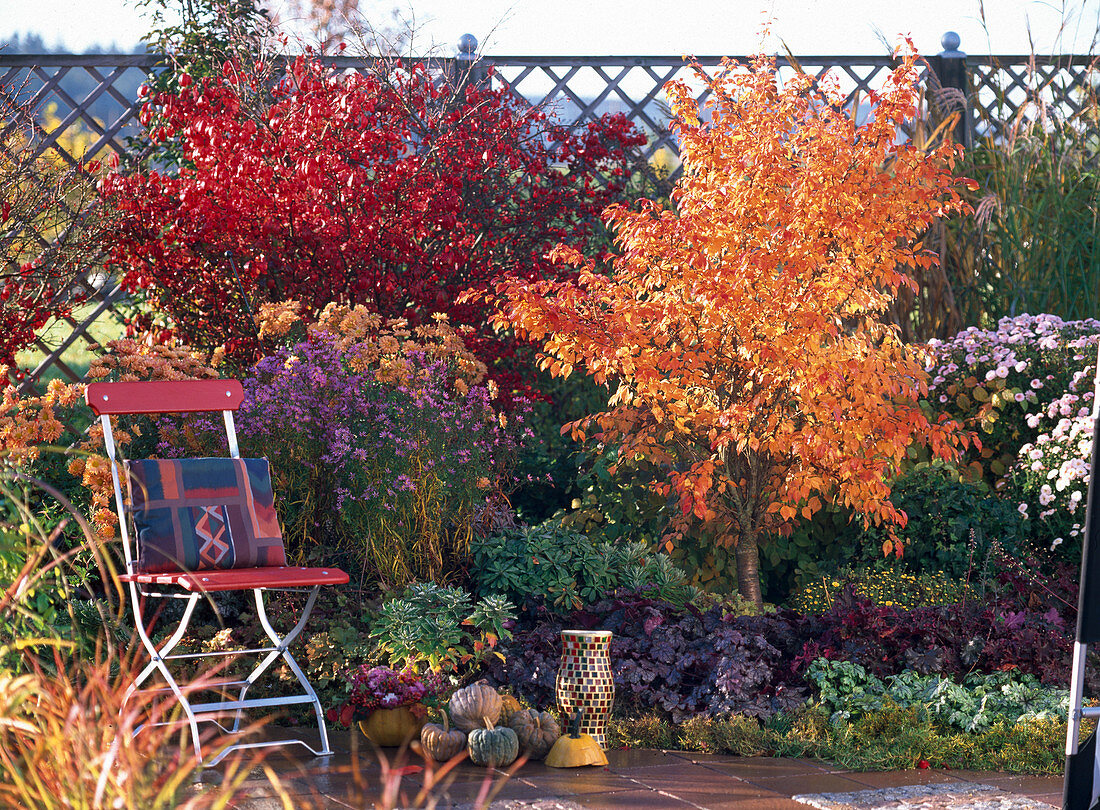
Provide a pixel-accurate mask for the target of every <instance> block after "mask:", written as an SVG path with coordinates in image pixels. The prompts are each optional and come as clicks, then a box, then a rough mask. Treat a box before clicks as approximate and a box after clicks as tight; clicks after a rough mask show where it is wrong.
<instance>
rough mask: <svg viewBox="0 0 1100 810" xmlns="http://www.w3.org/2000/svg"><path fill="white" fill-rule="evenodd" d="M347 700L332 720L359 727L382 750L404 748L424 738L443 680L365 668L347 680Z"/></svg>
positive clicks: (331, 712)
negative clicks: (395, 747)
mask: <svg viewBox="0 0 1100 810" xmlns="http://www.w3.org/2000/svg"><path fill="white" fill-rule="evenodd" d="M345 677H346V678H347V682H348V697H347V699H346V700H345V701H344V702H343V703H341V704H340V705H339V706H337V707H336V708H334V709H329V711H328V718H329V720H331V721H334V722H337V721H338V722H340V723H342V724H343V725H344V726H349V727H350V726H351V724H352V723H358V724H359V728H360V730H361V731H362V732H363V734H365V735H366V737H367V739H369V740H370V741H371V742H373V743H374V744H375V745H377V746H380V747H392V746H398V745H403V744H405V743H407V742H408V741H409V740H411V739H413V738H414V737H416V736H417V735H419V734H420V729H421V728H422V727H423V726H424V723H425V721H426V720H427V716H428V708H429V706H431V705H433V704H435V703H437V702H438V697H439V693H440V692H441V691H442V688H443V679H442V677H441V676H439V675H438V674H436V673H433V672H427V673H425V674H423V675H420V674H418V673H417V672H416V671H415V670H413V669H409V668H406V669H402V670H400V671H398V670H394V669H391V668H390V667H371V666H369V665H367V664H363V665H362V666H360V667H359V668H358V669H354V670H352V671H351V672H350V673H348V674H347V675H346V676H345Z"/></svg>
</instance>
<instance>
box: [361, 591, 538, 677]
mask: <svg viewBox="0 0 1100 810" xmlns="http://www.w3.org/2000/svg"><path fill="white" fill-rule="evenodd" d="M515 617H516V616H515V609H514V608H513V606H512V604H511V603H510V602H509V601H508V599H507V597H506V596H503V595H499V594H497V595H488V596H485V597H483V598H482V599H480V600H479V601H476V602H475V601H474V599H473V597H472V596H471V595H470V594H469V593H467V592H466V591H465V590H463V589H462V588H456V587H445V586H442V585H436V584H435V583H431V582H427V583H423V584H417V585H410V586H409V587H408V588H406V589H405V592H404V593H403V594H401V596H399V597H397V598H396V599H391V600H390V601H388V602H386V603H385V604H384V605H382V608H381V609H380V610H379V612H378V615H377V616H376V617H375V618H374V621H372V622H371V630H370V635H369V639H370V641H371V642H372V643H373V644H374V647H375V650H374V652H375V654H377V655H379V656H381V657H382V658H383V660H385V661H386V662H387V663H388V664H389V666H392V667H404V666H411V667H413V668H415V669H423V668H424V667H427V668H428V669H431V670H433V671H435V672H440V671H443V672H457V671H458V670H459V668H460V667H463V668H464V667H467V666H470V667H472V666H476V665H477V664H478V663H480V661H481V660H482V659H483V658H484V657H485V656H487V655H490V654H491V655H497V656H499V655H500V653H497V652H495V651H494V650H493V648H494V647H495V646H496V643H497V641H498V640H500V639H502V638H504V639H508V638H511V636H512V633H511V631H510V630H508V629H507V628H506V627H505V623H508V622H511V621H513V620H514V619H515Z"/></svg>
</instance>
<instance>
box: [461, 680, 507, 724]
mask: <svg viewBox="0 0 1100 810" xmlns="http://www.w3.org/2000/svg"><path fill="white" fill-rule="evenodd" d="M500 706H501V700H500V695H499V694H497V690H496V689H494V688H493V687H491V686H489V684H487V683H485V681H478V682H477V683H472V684H470V685H469V686H466V687H464V688H462V689H459V690H458V691H457V692H455V693H454V694H453V695H451V702H450V704H449V707H448V711H450V713H451V722H452V723H454V725H455V727H456V728H459V729H461V730H462V731H465V732H466V733H467V734H469V733H470V732H471V731H473V730H474V729H475V728H484V726H483V725H482V722H483V720H484V719H485V718H488V719H489V721H490V722H492V723H496V722H497V721H499V720H500Z"/></svg>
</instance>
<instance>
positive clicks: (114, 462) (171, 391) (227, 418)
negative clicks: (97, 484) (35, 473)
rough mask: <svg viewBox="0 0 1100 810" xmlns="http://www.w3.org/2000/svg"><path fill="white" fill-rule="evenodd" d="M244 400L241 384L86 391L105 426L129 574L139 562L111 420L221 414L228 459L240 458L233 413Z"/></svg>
mask: <svg viewBox="0 0 1100 810" xmlns="http://www.w3.org/2000/svg"><path fill="white" fill-rule="evenodd" d="M243 400H244V388H243V387H242V386H241V382H240V380H152V381H140V382H95V383H89V384H88V385H87V387H86V388H85V389H84V401H85V402H86V403H87V404H88V407H89V408H91V409H92V412H93V413H94V414H96V415H97V416H98V417H99V420H100V423H101V424H102V425H103V445H104V448H105V449H106V450H107V457H108V458H109V459H110V467H111V481H112V483H113V484H114V490H115V507H116V511H117V512H118V518H119V533H120V534H121V535H122V541H123V542H122V548H123V553H124V554H125V558H126V572H127V573H128V574H132V573H134V571H135V565H136V560H135V559H134V555H133V553H132V552H131V549H130V531H129V527H128V526H127V517H126V507H125V503H124V501H123V498H122V479H121V476H120V475H119V464H118V452H117V449H116V446H115V440H114V432H113V431H112V429H111V416H113V415H118V414H152V413H203V412H213V411H221V412H222V417H223V421H224V422H225V434H226V438H227V439H228V441H229V455H230V457H231V458H240V457H241V454H240V450H239V449H238V446H237V430H236V426H235V425H234V424H233V412H234V411H235V410H237V408H239V407H240V405H241V402H242V401H243Z"/></svg>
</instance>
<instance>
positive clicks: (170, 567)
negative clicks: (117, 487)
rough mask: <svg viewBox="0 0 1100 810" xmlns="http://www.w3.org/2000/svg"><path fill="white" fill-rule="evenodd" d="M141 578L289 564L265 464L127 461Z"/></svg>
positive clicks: (254, 461) (246, 460) (258, 461)
mask: <svg viewBox="0 0 1100 810" xmlns="http://www.w3.org/2000/svg"><path fill="white" fill-rule="evenodd" d="M126 472H127V475H126V481H127V486H128V489H129V495H130V514H131V515H132V516H133V520H134V529H135V531H136V537H137V548H138V563H137V569H138V570H139V571H141V572H143V573H150V574H151V573H168V572H175V571H181V570H182V571H211V570H218V569H228V568H256V567H261V566H278V565H286V554H285V552H284V551H283V533H282V530H281V529H280V528H279V520H278V518H277V517H276V515H275V505H274V500H275V499H274V496H273V494H272V491H271V471H270V468H269V466H268V463H267V459H266V458H185V459H143V460H136V461H127V462H126Z"/></svg>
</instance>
